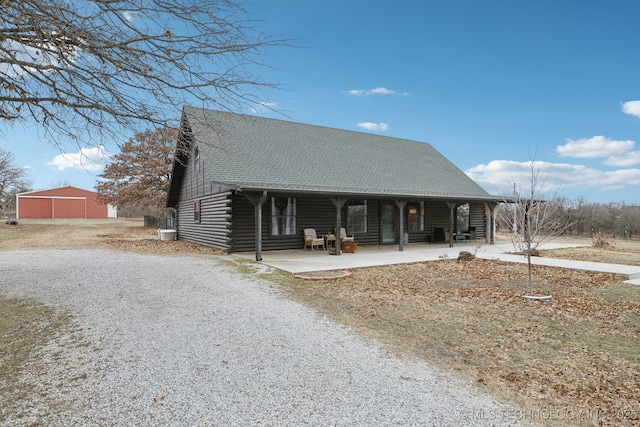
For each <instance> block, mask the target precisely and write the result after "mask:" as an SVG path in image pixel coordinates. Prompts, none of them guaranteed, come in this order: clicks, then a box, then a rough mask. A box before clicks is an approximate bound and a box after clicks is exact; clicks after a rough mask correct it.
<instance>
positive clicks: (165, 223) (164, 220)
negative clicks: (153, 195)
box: [144, 215, 178, 230]
mask: <svg viewBox="0 0 640 427" xmlns="http://www.w3.org/2000/svg"><path fill="white" fill-rule="evenodd" d="M177 225H178V224H177V220H176V218H174V217H171V216H151V215H145V216H144V226H145V227H153V228H161V229H163V230H175V229H176V226H177Z"/></svg>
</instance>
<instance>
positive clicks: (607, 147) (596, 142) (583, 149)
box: [556, 135, 635, 159]
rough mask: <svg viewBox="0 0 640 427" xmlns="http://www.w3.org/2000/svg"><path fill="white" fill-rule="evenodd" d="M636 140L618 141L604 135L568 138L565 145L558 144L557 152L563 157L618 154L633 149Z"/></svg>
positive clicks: (584, 157) (591, 156)
mask: <svg viewBox="0 0 640 427" xmlns="http://www.w3.org/2000/svg"><path fill="white" fill-rule="evenodd" d="M634 145H635V142H634V141H631V140H626V141H616V140H612V139H608V138H605V137H604V136H602V135H599V136H594V137H592V138H582V139H577V140H575V141H574V140H572V139H567V143H566V144H565V145H558V147H557V148H556V152H557V153H558V155H560V156H561V157H577V158H583V159H586V158H595V157H611V156H618V155H622V154H624V153H626V152H627V151H629V150H631V149H632V148H633V146H634Z"/></svg>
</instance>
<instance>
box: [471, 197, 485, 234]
mask: <svg viewBox="0 0 640 427" xmlns="http://www.w3.org/2000/svg"><path fill="white" fill-rule="evenodd" d="M469 227H475V228H476V240H480V239H484V237H485V236H486V235H487V224H486V217H485V212H484V203H469Z"/></svg>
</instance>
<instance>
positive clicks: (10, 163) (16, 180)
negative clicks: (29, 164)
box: [0, 149, 31, 215]
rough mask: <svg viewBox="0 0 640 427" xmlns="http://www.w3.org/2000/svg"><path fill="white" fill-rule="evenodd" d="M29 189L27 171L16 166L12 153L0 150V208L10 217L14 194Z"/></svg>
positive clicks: (22, 167) (13, 204) (29, 183)
mask: <svg viewBox="0 0 640 427" xmlns="http://www.w3.org/2000/svg"><path fill="white" fill-rule="evenodd" d="M30 189H31V181H30V180H29V179H28V178H27V169H26V168H25V167H24V166H19V165H17V164H16V162H15V159H14V156H13V153H11V152H9V151H4V150H2V149H0V205H1V207H0V208H1V209H2V210H3V211H5V212H6V213H7V214H9V215H10V213H11V209H13V207H14V206H15V203H14V202H15V197H16V194H18V193H22V192H25V191H29V190H30Z"/></svg>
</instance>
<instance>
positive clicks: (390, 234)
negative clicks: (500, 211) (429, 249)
mask: <svg viewBox="0 0 640 427" xmlns="http://www.w3.org/2000/svg"><path fill="white" fill-rule="evenodd" d="M233 200H234V202H233V206H234V207H233V210H234V212H235V215H234V216H235V219H236V221H235V223H234V224H233V225H232V231H231V233H232V236H233V239H234V240H233V244H232V248H233V249H232V250H231V252H246V251H248V250H249V248H248V244H249V243H250V244H252V246H253V248H254V250H255V259H256V260H257V261H261V260H262V259H263V254H264V253H267V252H271V251H274V250H277V251H282V250H287V249H291V248H298V247H303V246H305V245H306V243H305V236H304V230H305V229H309V230H311V232H312V234H311V235H312V236H315V235H317V237H321V236H330V237H331V239H330V240H331V242H332V246H333V247H334V248H336V250H335V251H334V253H335V254H336V255H340V254H341V250H340V249H341V245H340V243H341V242H340V233H339V232H337V230H340V229H341V228H342V229H343V230H346V233H347V235H349V236H351V238H352V239H354V240H355V243H356V244H357V245H358V248H361V247H364V246H376V245H387V247H388V248H389V247H393V246H395V248H396V250H397V251H400V252H402V251H404V247H405V245H408V244H419V243H427V242H428V243H431V244H434V243H436V244H437V243H439V242H442V243H445V244H446V245H448V247H453V246H454V244H456V245H460V244H465V240H466V244H471V242H473V244H474V245H475V244H477V243H491V242H492V241H493V236H494V234H495V221H494V215H495V212H494V210H495V208H496V206H497V203H495V201H493V199H491V198H488V199H476V200H474V199H453V200H447V199H442V198H431V199H428V198H414V199H409V198H407V199H404V198H403V199H400V198H391V197H386V198H380V197H375V196H374V197H363V196H362V195H358V194H353V195H350V197H332V196H331V195H323V194H308V193H283V192H267V191H262V192H256V191H242V192H238V193H236V195H235V196H234V199H233ZM247 202H250V203H247ZM461 207H463V208H464V209H461ZM249 209H251V211H253V212H251V211H249ZM459 210H463V213H464V215H463V216H462V217H461V216H460V215H459ZM250 212H251V213H250ZM461 218H463V219H461ZM248 220H252V221H251V222H249V221H248ZM239 221H242V222H239ZM250 227H251V228H252V229H253V230H251V231H250ZM249 233H251V234H249ZM241 238H242V239H241ZM313 238H315V237H313ZM326 242H327V239H326V238H325V243H326ZM388 248H387V249H386V250H388ZM342 250H345V249H344V248H342ZM358 251H360V249H358Z"/></svg>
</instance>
